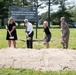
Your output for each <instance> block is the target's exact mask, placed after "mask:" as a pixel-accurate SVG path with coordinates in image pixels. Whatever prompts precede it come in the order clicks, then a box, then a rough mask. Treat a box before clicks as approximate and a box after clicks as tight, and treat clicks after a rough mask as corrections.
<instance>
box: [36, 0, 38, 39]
mask: <svg viewBox="0 0 76 75" xmlns="http://www.w3.org/2000/svg"><path fill="white" fill-rule="evenodd" d="M36 11H37V15H36V17H37V20H36V39H37V28H38V0H36Z"/></svg>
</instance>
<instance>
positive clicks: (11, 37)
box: [6, 17, 17, 48]
mask: <svg viewBox="0 0 76 75" xmlns="http://www.w3.org/2000/svg"><path fill="white" fill-rule="evenodd" d="M6 30H7V35H6V40H8V46H9V47H11V42H13V46H14V48H16V40H17V33H16V24H15V21H14V19H13V18H12V17H10V18H9V20H8V24H7V25H6Z"/></svg>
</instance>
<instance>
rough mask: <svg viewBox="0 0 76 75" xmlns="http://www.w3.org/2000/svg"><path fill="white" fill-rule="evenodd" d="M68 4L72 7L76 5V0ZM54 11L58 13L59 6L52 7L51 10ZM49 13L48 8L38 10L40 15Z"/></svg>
mask: <svg viewBox="0 0 76 75" xmlns="http://www.w3.org/2000/svg"><path fill="white" fill-rule="evenodd" d="M68 2H69V3H70V4H71V5H76V0H68ZM52 9H53V11H57V10H58V6H51V10H52ZM46 11H48V7H46V8H44V9H38V12H39V14H41V13H44V12H46Z"/></svg>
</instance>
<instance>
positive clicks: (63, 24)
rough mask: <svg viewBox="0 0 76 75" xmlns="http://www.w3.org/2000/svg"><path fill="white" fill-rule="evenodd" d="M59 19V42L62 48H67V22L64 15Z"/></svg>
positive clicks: (68, 32)
mask: <svg viewBox="0 0 76 75" xmlns="http://www.w3.org/2000/svg"><path fill="white" fill-rule="evenodd" d="M60 21H61V32H62V35H61V44H62V45H63V49H67V48H68V41H69V34H70V31H69V26H68V24H67V23H66V22H65V17H61V19H60Z"/></svg>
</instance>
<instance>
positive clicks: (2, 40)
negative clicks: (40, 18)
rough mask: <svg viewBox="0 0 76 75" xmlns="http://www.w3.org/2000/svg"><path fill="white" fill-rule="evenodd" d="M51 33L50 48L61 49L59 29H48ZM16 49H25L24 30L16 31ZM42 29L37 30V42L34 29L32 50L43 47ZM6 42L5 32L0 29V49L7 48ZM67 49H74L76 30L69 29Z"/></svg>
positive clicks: (75, 45)
mask: <svg viewBox="0 0 76 75" xmlns="http://www.w3.org/2000/svg"><path fill="white" fill-rule="evenodd" d="M50 31H51V33H52V39H51V41H50V48H62V45H61V44H60V37H61V32H60V28H54V29H53V28H50ZM17 35H18V40H17V47H18V48H26V34H25V29H17ZM43 35H44V33H43V29H42V28H40V29H39V28H38V40H36V29H34V48H36V49H41V48H44V45H43ZM7 44H8V42H7V41H6V30H5V29H0V48H6V47H8V45H7ZM69 48H70V49H76V29H73V28H71V29H70V39H69Z"/></svg>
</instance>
